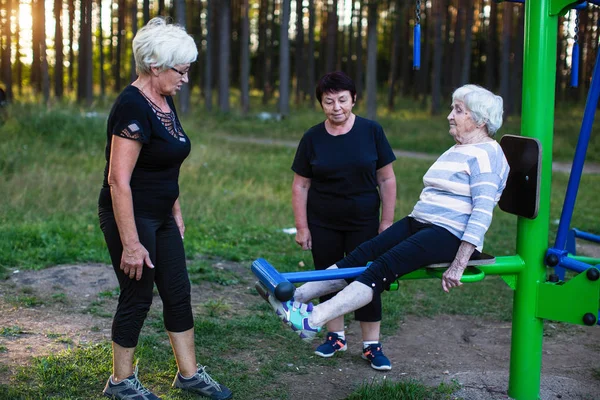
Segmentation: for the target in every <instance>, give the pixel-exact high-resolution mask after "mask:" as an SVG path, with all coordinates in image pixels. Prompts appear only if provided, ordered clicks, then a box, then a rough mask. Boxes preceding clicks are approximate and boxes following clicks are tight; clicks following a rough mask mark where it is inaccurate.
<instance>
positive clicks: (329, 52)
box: [325, 0, 338, 73]
mask: <svg viewBox="0 0 600 400" xmlns="http://www.w3.org/2000/svg"><path fill="white" fill-rule="evenodd" d="M327 3H328V6H327V39H326V40H327V47H326V50H325V73H329V72H332V71H333V70H334V68H335V60H336V56H335V47H336V43H337V26H338V21H337V19H338V18H337V3H338V0H328V2H327Z"/></svg>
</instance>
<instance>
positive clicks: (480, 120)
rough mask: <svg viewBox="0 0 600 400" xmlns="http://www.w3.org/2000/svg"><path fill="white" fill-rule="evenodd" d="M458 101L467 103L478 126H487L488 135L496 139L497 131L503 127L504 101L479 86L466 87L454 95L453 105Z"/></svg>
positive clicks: (456, 91)
mask: <svg viewBox="0 0 600 400" xmlns="http://www.w3.org/2000/svg"><path fill="white" fill-rule="evenodd" d="M456 100H459V101H462V102H463V103H465V106H466V107H467V108H468V109H469V111H471V117H472V118H473V121H474V122H475V123H476V124H477V125H480V124H485V127H486V129H487V133H488V135H489V136H490V137H494V135H495V134H496V131H497V130H498V129H500V127H501V126H502V114H503V113H504V109H503V107H504V101H503V100H502V97H500V96H497V95H495V94H494V93H492V92H490V91H489V90H487V89H484V88H482V87H481V86H477V85H464V86H461V87H459V88H458V89H456V90H455V91H454V93H452V104H454V102H455V101H456Z"/></svg>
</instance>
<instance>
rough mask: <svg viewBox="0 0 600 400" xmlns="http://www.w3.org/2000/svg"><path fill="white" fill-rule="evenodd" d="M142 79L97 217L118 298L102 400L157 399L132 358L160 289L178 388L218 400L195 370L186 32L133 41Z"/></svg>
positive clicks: (117, 107) (114, 125)
mask: <svg viewBox="0 0 600 400" xmlns="http://www.w3.org/2000/svg"><path fill="white" fill-rule="evenodd" d="M133 53H134V57H135V63H136V71H137V73H138V78H137V80H136V81H135V82H133V83H132V84H131V85H129V86H127V87H126V88H125V89H124V90H123V92H121V94H120V95H119V97H118V98H117V100H116V102H115V104H114V105H113V107H112V110H111V112H110V115H109V117H108V124H107V144H106V168H105V170H104V183H103V185H102V190H101V191H100V198H99V202H98V213H99V218H100V227H101V229H102V232H103V233H104V237H105V239H106V244H107V247H108V251H109V253H110V257H111V260H112V264H113V268H114V270H115V273H116V275H117V278H118V280H119V287H120V295H119V302H118V306H117V311H116V313H115V316H114V319H113V326H112V341H113V373H112V375H111V377H110V378H109V379H108V382H107V383H106V387H105V389H104V395H105V396H106V397H110V398H113V399H140V400H143V399H148V400H151V399H158V397H157V396H155V395H154V394H153V393H151V392H150V391H149V390H148V389H146V388H145V387H144V386H143V385H142V384H141V383H140V381H139V380H138V370H137V365H136V366H135V369H134V366H133V359H134V351H135V348H136V346H137V344H138V338H139V335H140V331H141V329H142V325H143V324H144V320H145V319H146V315H147V313H148V310H149V309H150V306H151V304H152V296H153V289H154V284H155V283H156V286H157V288H158V292H159V294H160V297H161V299H162V302H163V317H164V325H165V328H166V330H167V333H168V335H169V339H170V341H171V346H172V348H173V353H174V355H175V359H176V361H177V366H178V369H179V370H178V372H177V374H176V376H175V380H174V382H173V387H175V388H179V389H183V390H186V391H188V392H191V393H195V394H198V395H201V396H206V397H210V398H211V399H229V398H231V397H232V393H231V391H230V390H229V389H228V388H227V387H225V386H223V385H220V384H219V383H217V382H216V381H215V380H214V379H212V378H211V377H210V376H209V375H208V373H207V372H206V368H205V367H204V366H201V365H197V364H196V353H195V348H194V319H193V315H192V307H191V296H190V290H191V289H190V281H189V278H188V273H187V268H186V261H185V252H184V248H183V237H184V232H185V225H184V223H183V217H182V213H181V207H180V204H179V183H178V180H179V169H180V167H181V164H182V163H183V161H184V160H185V158H186V157H187V156H188V155H189V153H190V149H191V147H190V140H189V138H188V136H187V135H186V134H185V132H184V131H183V128H182V127H181V124H180V123H179V119H178V118H177V113H176V111H175V105H174V103H173V99H172V96H173V95H175V94H176V93H177V91H178V90H180V89H181V86H182V85H183V84H184V83H186V82H187V81H188V75H187V73H188V70H189V68H190V64H191V63H192V62H194V61H196V57H197V55H198V51H197V50H196V44H195V43H194V40H193V39H192V37H191V36H189V35H188V34H187V33H186V32H185V30H184V29H183V28H182V27H180V26H177V25H174V24H167V22H166V21H165V20H164V19H162V18H154V19H152V20H150V21H149V22H148V24H147V25H146V26H145V27H143V28H142V29H140V31H139V32H138V33H137V35H136V36H135V38H134V40H133Z"/></svg>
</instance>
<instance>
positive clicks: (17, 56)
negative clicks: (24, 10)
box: [15, 3, 23, 95]
mask: <svg viewBox="0 0 600 400" xmlns="http://www.w3.org/2000/svg"><path fill="white" fill-rule="evenodd" d="M17 4H18V3H17ZM16 10H17V14H16V16H17V18H15V23H16V26H15V64H16V65H15V66H16V68H15V69H16V71H15V75H16V81H17V91H18V92H19V95H21V94H23V64H22V63H21V24H20V23H19V18H18V10H19V8H18V6H17V8H16Z"/></svg>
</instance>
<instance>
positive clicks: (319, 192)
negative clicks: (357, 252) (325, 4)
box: [292, 116, 396, 230]
mask: <svg viewBox="0 0 600 400" xmlns="http://www.w3.org/2000/svg"><path fill="white" fill-rule="evenodd" d="M395 159H396V156H394V152H393V150H392V148H391V147H390V145H389V143H388V141H387V138H386V137H385V133H384V132H383V128H382V127H381V125H379V124H378V123H377V122H374V121H370V120H368V119H365V118H361V117H359V116H356V119H355V121H354V126H353V127H352V129H351V130H350V131H349V132H348V133H346V134H344V135H338V136H333V135H330V134H329V133H328V132H327V130H326V129H325V123H324V122H322V123H320V124H318V125H315V126H313V127H312V128H310V129H309V130H308V131H307V132H306V133H305V134H304V136H303V137H302V140H301V141H300V144H299V145H298V149H297V150H296V157H295V158H294V163H293V164H292V170H293V171H294V172H295V173H297V174H298V175H300V176H303V177H305V178H309V179H310V180H311V184H310V189H309V190H308V204H307V217H308V223H309V224H314V225H317V226H323V227H326V228H332V229H339V230H356V229H360V228H361V227H364V226H366V225H368V224H370V223H373V221H374V220H375V221H378V220H379V204H380V203H381V199H380V197H379V191H378V190H377V170H378V169H380V168H382V167H384V166H386V165H388V164H389V163H391V162H393V161H394V160H395Z"/></svg>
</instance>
